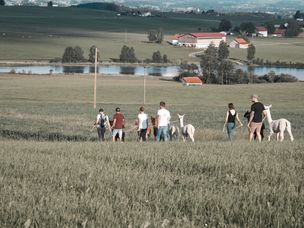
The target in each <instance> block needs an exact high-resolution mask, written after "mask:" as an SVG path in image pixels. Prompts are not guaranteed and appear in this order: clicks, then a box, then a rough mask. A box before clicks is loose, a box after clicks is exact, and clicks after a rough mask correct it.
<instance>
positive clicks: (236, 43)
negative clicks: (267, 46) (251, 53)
mask: <svg viewBox="0 0 304 228" xmlns="http://www.w3.org/2000/svg"><path fill="white" fill-rule="evenodd" d="M248 45H249V42H248V41H246V40H245V39H243V38H235V39H234V40H233V41H232V42H231V43H230V45H229V47H231V48H242V49H246V48H248Z"/></svg>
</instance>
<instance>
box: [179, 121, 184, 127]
mask: <svg viewBox="0 0 304 228" xmlns="http://www.w3.org/2000/svg"><path fill="white" fill-rule="evenodd" d="M179 123H180V127H181V128H182V127H184V121H183V119H180V120H179Z"/></svg>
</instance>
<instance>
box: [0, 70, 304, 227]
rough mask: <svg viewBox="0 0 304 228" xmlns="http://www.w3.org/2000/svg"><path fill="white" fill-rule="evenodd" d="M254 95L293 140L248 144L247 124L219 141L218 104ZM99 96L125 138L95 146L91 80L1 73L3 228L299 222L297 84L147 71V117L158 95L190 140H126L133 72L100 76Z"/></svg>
mask: <svg viewBox="0 0 304 228" xmlns="http://www.w3.org/2000/svg"><path fill="white" fill-rule="evenodd" d="M252 93H257V94H259V95H260V97H261V101H262V102H263V103H264V104H272V106H273V108H272V115H273V118H274V119H276V118H281V117H284V118H287V119H289V120H290V121H291V123H292V129H293V134H294V136H295V142H293V143H291V142H290V141H289V140H288V137H287V135H286V140H285V141H284V142H282V143H277V142H275V141H272V142H266V141H263V142H262V143H260V144H259V143H257V142H252V143H248V142H247V139H246V138H247V134H248V132H247V130H246V129H245V128H241V129H236V130H235V132H234V133H235V134H234V136H235V138H234V141H233V142H229V141H228V140H227V136H226V134H225V133H222V125H223V121H224V115H225V112H226V106H227V103H229V102H233V103H235V105H236V108H237V110H238V111H239V113H240V115H241V116H242V114H243V113H244V112H245V111H246V110H248V109H249V107H250V100H249V96H250V94H252ZM97 94H98V96H97V101H98V108H99V107H104V109H105V111H106V113H107V114H109V115H110V117H111V116H112V115H113V114H114V109H115V108H116V107H117V106H119V107H121V110H122V112H123V113H124V115H125V117H126V119H127V124H126V130H128V133H127V137H126V142H125V143H123V144H120V143H116V144H113V143H110V142H107V143H105V144H102V145H101V144H99V143H98V142H97V141H96V138H97V133H96V132H95V130H94V131H91V128H92V124H93V122H94V119H95V116H96V113H97V111H96V110H94V109H93V105H92V99H93V76H92V75H83V76H79V75H69V76H63V75H61V76H29V75H1V76H0V107H1V109H0V131H1V132H0V157H1V159H0V190H1V194H0V205H1V206H0V226H1V227H37V226H39V227H128V228H131V227H289V226H292V227H302V226H303V225H304V220H303V208H304V190H303V184H304V182H303V178H304V169H303V158H304V156H303V149H304V140H303V136H304V135H303V132H304V122H303V111H304V110H303V105H302V103H303V100H304V91H303V84H302V83H290V84H263V85H253V84H249V85H233V86H219V85H204V86H202V87H184V86H182V85H181V84H180V83H176V82H172V81H163V80H158V78H156V77H155V78H152V77H149V78H147V104H146V105H145V107H146V110H147V113H148V114H149V115H155V113H156V111H157V109H158V103H159V101H161V100H164V101H166V103H167V107H168V109H169V110H170V111H171V114H172V120H173V121H176V120H177V113H180V114H185V122H186V123H192V124H193V125H194V126H195V127H196V129H197V130H196V136H195V138H196V142H195V143H194V144H193V143H190V142H186V143H183V142H182V141H181V140H179V141H177V142H170V143H167V144H165V143H156V142H154V141H153V140H151V141H149V142H147V143H139V142H137V141H136V133H135V132H134V131H131V128H132V127H133V123H134V120H135V118H136V115H137V110H138V108H139V106H140V105H142V103H143V78H142V77H118V76H117V77H115V76H113V77H110V76H109V77H98V87H97ZM241 119H242V121H243V122H244V123H245V120H243V118H241ZM129 130H130V131H129ZM107 140H110V136H109V134H107Z"/></svg>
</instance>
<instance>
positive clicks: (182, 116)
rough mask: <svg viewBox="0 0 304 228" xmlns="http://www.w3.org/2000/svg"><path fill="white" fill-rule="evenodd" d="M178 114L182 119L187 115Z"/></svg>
mask: <svg viewBox="0 0 304 228" xmlns="http://www.w3.org/2000/svg"><path fill="white" fill-rule="evenodd" d="M177 115H178V118H179V119H180V120H181V119H184V116H185V115H180V114H177Z"/></svg>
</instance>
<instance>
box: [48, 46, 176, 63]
mask: <svg viewBox="0 0 304 228" xmlns="http://www.w3.org/2000/svg"><path fill="white" fill-rule="evenodd" d="M95 49H96V46H95V45H93V46H91V47H90V49H89V55H88V58H85V57H84V51H83V50H82V48H81V47H79V46H75V47H72V46H69V47H67V48H65V50H64V53H63V55H62V57H61V58H58V57H57V58H54V59H52V60H50V62H62V63H82V62H91V63H94V62H95ZM112 60H114V61H116V62H122V63H140V62H145V63H170V60H169V59H168V56H167V55H166V54H164V55H162V54H161V52H160V51H155V52H153V53H152V56H151V59H145V60H143V61H141V60H139V59H138V58H137V57H136V54H135V49H134V48H133V47H128V46H126V45H124V46H123V47H122V48H121V52H120V55H119V57H118V59H112ZM97 61H100V52H97Z"/></svg>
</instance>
